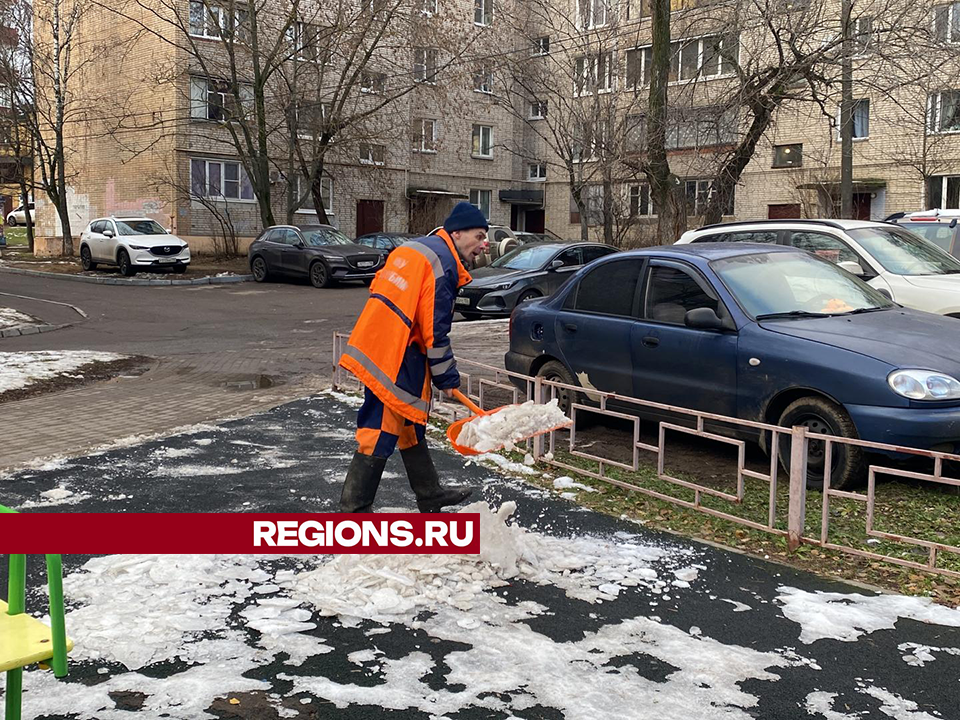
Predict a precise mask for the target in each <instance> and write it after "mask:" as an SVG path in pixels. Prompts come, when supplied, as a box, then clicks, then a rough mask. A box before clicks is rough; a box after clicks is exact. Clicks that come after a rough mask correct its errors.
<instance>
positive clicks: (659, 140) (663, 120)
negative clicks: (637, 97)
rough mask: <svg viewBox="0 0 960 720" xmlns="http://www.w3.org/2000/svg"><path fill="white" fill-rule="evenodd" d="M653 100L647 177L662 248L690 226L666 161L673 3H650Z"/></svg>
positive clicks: (664, 0)
mask: <svg viewBox="0 0 960 720" xmlns="http://www.w3.org/2000/svg"><path fill="white" fill-rule="evenodd" d="M651 14H652V23H653V24H652V28H653V47H652V49H651V61H652V62H651V72H650V100H649V103H648V107H647V128H646V132H647V159H646V162H645V163H644V167H643V170H644V173H645V174H646V176H647V180H648V182H649V183H650V198H651V200H652V201H653V206H654V208H656V212H657V235H658V240H659V241H660V242H661V243H662V244H668V243H673V242H674V241H675V240H677V239H678V238H679V237H680V235H681V234H683V231H684V230H685V229H686V225H687V214H686V207H685V203H684V201H683V192H682V188H681V186H680V182H679V180H678V179H677V177H676V176H675V175H674V174H673V173H672V172H670V163H669V161H668V160H667V150H666V138H667V116H668V113H667V83H668V81H669V73H670V0H653V2H652V3H651Z"/></svg>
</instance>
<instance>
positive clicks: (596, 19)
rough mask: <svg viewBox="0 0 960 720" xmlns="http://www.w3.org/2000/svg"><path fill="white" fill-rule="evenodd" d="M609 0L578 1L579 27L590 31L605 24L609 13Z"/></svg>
mask: <svg viewBox="0 0 960 720" xmlns="http://www.w3.org/2000/svg"><path fill="white" fill-rule="evenodd" d="M610 4H611V3H610V0H578V2H577V11H578V12H577V16H578V17H577V19H578V21H579V24H580V27H581V28H583V29H590V28H596V27H603V26H604V25H606V24H607V20H608V16H609V15H610V14H611V13H610Z"/></svg>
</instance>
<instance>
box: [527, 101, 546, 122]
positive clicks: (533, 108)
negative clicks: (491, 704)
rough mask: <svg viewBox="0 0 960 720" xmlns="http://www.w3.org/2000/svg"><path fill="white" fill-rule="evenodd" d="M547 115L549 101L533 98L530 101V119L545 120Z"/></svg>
mask: <svg viewBox="0 0 960 720" xmlns="http://www.w3.org/2000/svg"><path fill="white" fill-rule="evenodd" d="M546 116H547V101H546V100H531V101H530V115H529V119H530V120H543V119H544V118H545V117H546Z"/></svg>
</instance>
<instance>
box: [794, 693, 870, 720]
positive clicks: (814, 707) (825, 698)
mask: <svg viewBox="0 0 960 720" xmlns="http://www.w3.org/2000/svg"><path fill="white" fill-rule="evenodd" d="M836 697H837V694H836V693H831V692H824V691H823V690H816V691H814V692H812V693H810V694H809V695H807V698H806V701H805V702H804V707H805V708H806V710H807V714H808V715H815V716H818V717H822V718H824V720H856V718H859V717H860V714H859V713H854V714H848V713H842V712H837V711H835V710H834V709H833V702H834V700H835V699H836Z"/></svg>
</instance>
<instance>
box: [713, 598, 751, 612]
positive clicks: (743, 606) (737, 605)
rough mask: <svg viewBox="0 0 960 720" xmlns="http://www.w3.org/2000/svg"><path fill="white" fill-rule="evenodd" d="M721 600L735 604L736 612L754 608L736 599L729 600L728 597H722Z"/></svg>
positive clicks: (734, 609)
mask: <svg viewBox="0 0 960 720" xmlns="http://www.w3.org/2000/svg"><path fill="white" fill-rule="evenodd" d="M720 602H725V603H730V604H731V605H733V611H734V612H746V611H747V610H753V608H752V607H750V606H749V605H747V604H746V603H742V602H737V601H736V600H727V598H720Z"/></svg>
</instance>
